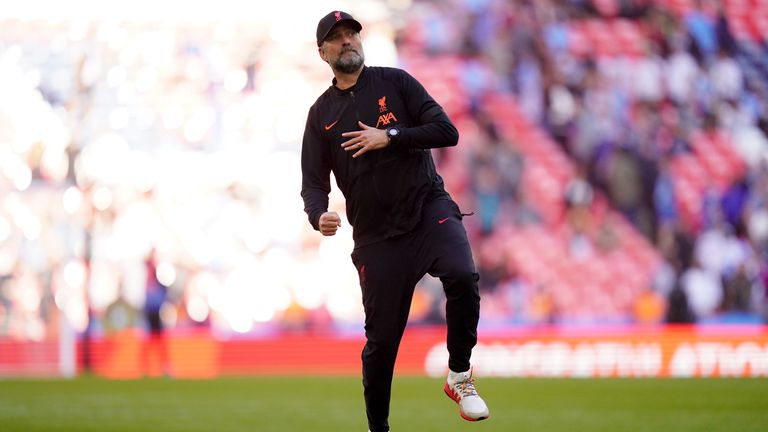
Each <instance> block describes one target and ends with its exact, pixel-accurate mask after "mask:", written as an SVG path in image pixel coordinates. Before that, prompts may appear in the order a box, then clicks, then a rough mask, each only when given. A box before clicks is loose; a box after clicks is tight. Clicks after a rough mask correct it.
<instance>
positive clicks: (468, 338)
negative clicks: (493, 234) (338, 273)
mask: <svg viewBox="0 0 768 432" xmlns="http://www.w3.org/2000/svg"><path fill="white" fill-rule="evenodd" d="M361 30H362V25H360V23H359V22H357V21H356V20H355V19H354V18H353V17H352V16H351V15H349V14H348V13H346V12H340V11H335V12H331V13H329V14H328V15H326V16H325V17H323V18H322V19H321V20H320V22H319V23H318V25H317V46H318V54H319V55H320V58H321V59H323V61H325V62H326V63H328V65H330V67H331V70H332V71H333V75H334V79H333V85H332V86H330V87H329V88H328V90H326V91H325V92H324V93H323V94H322V95H321V96H320V97H319V98H318V99H317V101H316V102H315V104H314V105H312V107H311V108H310V110H309V115H308V118H307V124H306V128H305V130H304V140H303V145H302V153H301V168H302V175H303V178H302V190H301V196H302V197H303V199H304V208H305V211H306V212H307V215H308V217H309V222H310V223H311V224H312V226H313V227H314V228H315V229H316V230H318V231H320V233H322V234H323V235H325V236H332V235H334V234H336V230H337V229H338V227H339V226H341V218H340V217H339V215H338V214H337V213H336V212H333V211H328V194H329V193H330V191H331V185H330V173H331V172H333V173H334V176H335V178H336V184H337V185H338V187H339V189H340V190H341V192H342V193H343V194H344V197H345V199H346V204H347V219H348V220H349V221H350V223H351V225H352V228H353V232H352V237H353V239H354V242H355V247H354V250H353V252H352V261H353V263H354V265H355V267H356V268H357V271H358V275H359V277H360V286H361V289H362V294H363V307H364V310H365V336H366V344H365V348H364V349H363V353H362V361H363V387H364V396H365V405H366V413H367V415H368V426H369V428H370V431H371V432H386V431H389V423H388V417H389V403H390V395H391V386H392V375H393V370H394V365H395V358H396V356H397V351H398V347H399V345H400V340H401V338H402V335H403V332H404V330H405V326H406V323H407V320H408V313H409V309H410V305H411V300H412V297H413V291H414V288H415V285H416V283H417V282H418V281H419V280H420V279H421V278H422V277H423V276H424V275H425V274H427V273H429V274H431V275H433V276H435V277H439V278H440V280H441V281H442V283H443V288H444V290H445V293H446V299H447V303H446V320H447V326H448V341H447V342H448V343H447V345H448V352H449V362H448V366H449V369H450V372H449V374H448V379H447V381H446V383H445V387H444V390H445V392H446V394H448V396H450V397H451V398H452V399H453V400H454V401H456V402H457V403H458V404H459V407H460V413H461V416H462V417H463V418H465V419H467V420H470V421H476V420H483V419H485V418H488V415H489V412H488V408H487V406H486V405H485V402H483V400H482V399H481V398H480V397H479V396H478V395H477V391H476V389H475V386H474V381H473V379H472V373H471V369H470V364H469V360H470V355H471V352H472V348H473V347H474V346H475V344H476V342H477V322H478V318H479V314H480V296H479V294H478V285H477V282H478V275H477V272H476V271H475V265H474V262H473V261H472V253H471V250H470V247H469V242H468V241H467V235H466V232H465V230H464V227H463V225H462V222H461V219H462V216H463V215H462V214H461V212H460V211H459V208H458V206H457V205H456V204H455V203H454V202H453V201H452V200H451V197H450V196H449V195H448V193H446V191H445V190H444V188H443V180H442V179H441V178H440V176H439V175H438V174H437V172H436V170H435V164H434V162H433V160H432V156H431V153H430V150H429V149H431V148H437V147H448V146H455V145H456V144H457V142H458V132H457V130H456V127H455V126H454V125H453V124H452V123H451V121H450V120H449V119H448V117H447V116H446V114H445V112H444V111H443V109H442V108H441V107H440V105H438V104H437V103H436V102H435V101H434V100H433V99H432V97H431V96H430V95H429V94H428V93H427V92H426V90H425V89H424V88H423V87H422V86H421V84H420V83H419V82H418V81H416V80H415V79H414V78H413V77H411V76H410V75H409V74H407V73H406V72H405V71H402V70H400V69H394V68H384V67H368V66H365V65H364V60H365V57H364V55H363V47H362V41H361V38H360V31H361Z"/></svg>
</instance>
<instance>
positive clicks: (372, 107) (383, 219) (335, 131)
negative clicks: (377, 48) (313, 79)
mask: <svg viewBox="0 0 768 432" xmlns="http://www.w3.org/2000/svg"><path fill="white" fill-rule="evenodd" d="M334 84H335V81H334ZM358 120H359V121H362V122H363V123H365V124H367V125H369V126H375V127H377V128H379V129H386V128H389V127H392V126H396V127H397V128H398V129H400V131H401V133H400V137H399V138H396V139H393V140H392V141H391V142H390V145H389V146H388V147H386V148H384V149H380V150H373V151H370V152H368V153H365V154H363V155H361V156H360V157H357V158H354V159H353V158H352V154H353V153H354V152H353V151H349V152H347V151H345V150H344V149H342V148H341V143H343V142H344V141H346V140H347V138H344V137H342V136H341V134H342V133H343V132H350V131H356V130H360V127H359V126H358V124H357V122H358ZM458 139H459V134H458V131H457V130H456V127H455V126H454V125H453V123H451V121H450V119H448V116H447V115H446V114H445V111H443V108H442V107H441V106H440V105H438V104H437V102H435V100H434V99H432V97H431V96H430V95H429V94H428V93H427V91H426V90H425V89H424V87H423V86H422V85H421V84H420V83H419V82H418V81H416V79H414V78H413V77H412V76H410V75H409V74H408V73H407V72H405V71H403V70H400V69H395V68H386V67H364V68H363V71H362V73H361V74H360V76H359V77H358V80H357V83H356V84H355V85H354V86H353V87H351V88H349V89H346V90H339V89H338V88H337V87H335V86H333V85H332V86H330V87H329V88H328V90H326V91H325V92H324V93H323V94H322V95H320V97H319V98H318V99H317V101H316V102H315V103H314V105H312V107H311V108H310V109H309V115H308V117H307V124H306V128H305V129H304V140H303V143H302V150H301V169H302V174H303V178H302V185H301V196H302V198H303V199H304V210H305V211H306V212H307V216H308V217H309V222H310V223H311V224H312V226H313V227H314V228H315V229H316V230H317V229H319V227H318V221H319V219H320V215H321V214H323V213H324V212H326V211H328V194H329V193H330V191H331V184H330V176H329V175H330V173H331V171H333V174H334V176H335V178H336V184H337V185H338V187H339V189H340V190H341V192H342V193H343V194H344V198H345V199H346V205H347V219H348V220H349V222H350V223H351V224H352V228H353V231H352V236H353V238H354V240H355V247H360V246H364V245H366V244H370V243H374V242H377V241H381V240H384V239H386V238H389V237H392V236H395V235H398V234H403V233H407V232H409V231H410V230H412V229H413V228H414V227H415V226H416V224H417V223H418V222H419V220H420V219H421V208H422V205H423V204H424V202H426V201H427V200H431V199H436V198H449V196H448V194H447V193H446V192H445V189H444V188H443V179H442V178H440V176H439V175H438V174H437V171H436V170H435V163H434V161H433V160H432V154H431V153H430V151H429V149H431V148H437V147H449V146H455V145H456V143H457V142H458Z"/></svg>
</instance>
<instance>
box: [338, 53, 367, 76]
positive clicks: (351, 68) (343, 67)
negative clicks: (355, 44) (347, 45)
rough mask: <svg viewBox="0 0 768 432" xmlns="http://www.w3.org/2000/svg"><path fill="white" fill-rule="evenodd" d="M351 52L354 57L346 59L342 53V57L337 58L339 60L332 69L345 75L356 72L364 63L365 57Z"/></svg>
mask: <svg viewBox="0 0 768 432" xmlns="http://www.w3.org/2000/svg"><path fill="white" fill-rule="evenodd" d="M345 52H346V51H345ZM345 52H344V53H345ZM352 52H353V53H354V54H355V55H353V56H349V57H348V58H347V59H344V58H343V55H344V53H342V55H341V56H339V59H338V60H336V61H335V62H334V63H333V68H334V69H336V70H337V71H339V72H341V73H345V74H351V73H355V72H357V71H358V70H359V69H360V67H361V66H363V63H364V62H365V56H363V55H362V54H360V53H358V52H357V51H352Z"/></svg>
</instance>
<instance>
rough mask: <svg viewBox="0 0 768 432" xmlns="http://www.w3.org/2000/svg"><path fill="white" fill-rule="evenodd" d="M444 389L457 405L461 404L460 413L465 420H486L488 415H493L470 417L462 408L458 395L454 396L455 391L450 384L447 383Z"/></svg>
mask: <svg viewBox="0 0 768 432" xmlns="http://www.w3.org/2000/svg"><path fill="white" fill-rule="evenodd" d="M443 391H444V392H445V395H446V396H448V397H449V398H451V400H452V401H454V402H456V405H458V406H459V415H461V418H463V419H464V420H466V421H471V422H476V421H480V420H485V419H487V418H488V417H490V416H491V415H490V414H488V415H486V416H482V417H477V418H473V417H469V416H468V415H466V414H464V411H462V410H461V404H460V403H459V400H458V399H456V397H454V395H453V392H452V391H451V390H450V388H449V387H448V384H445V386H443Z"/></svg>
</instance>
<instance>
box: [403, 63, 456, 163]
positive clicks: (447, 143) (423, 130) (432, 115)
mask: <svg viewBox="0 0 768 432" xmlns="http://www.w3.org/2000/svg"><path fill="white" fill-rule="evenodd" d="M400 91H401V92H402V95H403V99H404V100H405V103H406V106H407V107H408V111H409V112H410V113H411V115H412V117H413V118H414V119H415V124H414V125H412V126H411V127H408V128H403V129H402V130H401V131H400V132H401V133H400V137H399V138H398V140H397V142H396V144H395V145H397V146H403V147H408V148H421V149H429V148H439V147H453V146H455V145H456V144H457V143H458V142H459V131H458V130H457V129H456V126H454V125H453V123H452V122H451V120H450V119H449V118H448V115H447V114H446V113H445V111H444V110H443V107H441V106H440V105H439V104H438V103H437V102H435V100H434V99H433V98H432V96H430V95H429V93H427V90H426V89H424V86H422V85H421V83H420V82H419V81H417V80H416V78H414V77H412V76H411V75H410V74H409V73H408V72H405V71H401V80H400Z"/></svg>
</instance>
